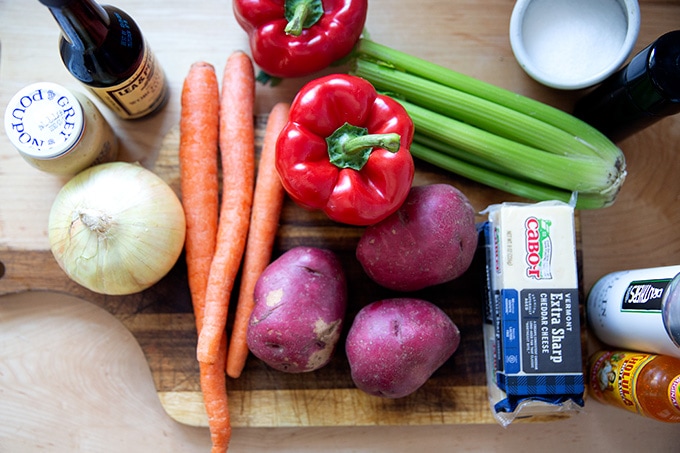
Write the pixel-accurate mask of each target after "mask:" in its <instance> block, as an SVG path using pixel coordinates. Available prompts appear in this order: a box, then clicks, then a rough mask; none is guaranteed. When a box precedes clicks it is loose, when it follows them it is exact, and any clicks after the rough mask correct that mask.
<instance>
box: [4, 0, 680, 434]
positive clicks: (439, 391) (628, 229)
mask: <svg viewBox="0 0 680 453" xmlns="http://www.w3.org/2000/svg"><path fill="white" fill-rule="evenodd" d="M117 5H118V6H121V7H122V8H123V9H125V10H128V11H129V12H131V13H133V15H134V16H135V18H137V19H138V21H139V22H140V25H141V26H142V28H143V29H144V31H145V35H146V37H147V39H148V40H149V42H151V43H152V46H153V49H154V50H155V51H156V53H157V55H158V56H159V58H160V59H161V61H162V62H163V65H164V67H165V69H166V72H167V74H168V78H169V81H170V85H171V91H172V95H171V102H170V103H169V104H168V106H167V107H166V109H165V110H164V111H163V112H162V114H160V115H158V116H155V117H153V118H149V119H147V120H142V121H139V122H121V121H118V120H116V119H115V118H113V116H112V115H110V114H109V113H108V112H106V111H104V114H105V115H106V116H107V118H108V119H109V121H110V122H111V123H112V125H113V126H114V128H115V129H116V131H117V133H118V134H119V136H120V137H121V141H122V143H123V150H122V154H121V157H122V158H123V159H125V160H130V161H132V160H139V161H140V162H142V163H143V164H144V165H147V166H149V167H151V168H154V169H155V170H156V171H158V172H159V173H162V174H164V177H166V179H167V180H168V181H169V182H170V183H171V185H173V184H174V183H175V182H176V180H175V179H173V178H176V173H174V171H175V170H174V169H173V165H174V164H173V163H172V162H171V161H170V160H168V157H171V156H172V153H173V152H174V145H173V141H176V136H173V134H176V129H175V128H176V125H177V122H178V117H179V101H178V99H179V96H178V94H179V91H180V86H181V82H182V79H183V77H184V75H185V74H186V70H187V69H188V67H189V65H190V64H191V63H192V62H193V61H195V60H196V59H205V60H208V61H211V62H213V63H215V64H216V66H217V67H218V69H219V67H220V66H221V64H222V63H223V61H224V60H225V58H226V55H228V53H229V52H230V50H231V49H239V48H241V49H245V48H247V45H248V44H247V41H246V38H245V36H244V34H243V33H242V31H241V30H240V29H239V28H238V25H237V24H236V23H235V21H234V19H233V14H232V12H231V9H230V7H229V5H228V3H225V2H222V1H214V0H202V1H199V2H192V3H191V4H190V5H189V4H187V3H186V2H181V1H177V0H169V1H166V2H163V3H162V6H159V2H157V1H147V2H140V1H138V0H120V2H119V3H118V4H117ZM512 6H513V2H508V1H501V0H488V1H476V0H460V1H456V2H451V1H450V0H428V1H427V2H425V3H422V2H414V1H406V2H398V3H395V2H391V1H388V0H375V1H373V2H372V4H371V11H372V12H371V13H370V14H369V21H368V23H367V28H368V30H369V31H370V33H371V36H372V38H374V39H376V40H378V41H379V42H382V43H385V44H388V45H391V46H394V47H396V48H399V49H402V50H405V51H408V52H411V53H414V54H416V55H418V56H421V57H423V58H427V59H429V60H432V61H435V62H438V63H441V64H444V65H445V66H447V67H451V68H453V69H457V70H460V71H462V72H464V73H467V74H470V75H472V76H475V77H478V78H480V79H482V80H485V81H488V82H491V83H495V84H497V85H500V86H502V87H505V88H509V89H511V90H513V91H515V92H518V93H522V94H526V95H529V96H531V97H534V98H536V99H539V100H542V101H544V102H547V103H549V104H552V105H556V106H558V107H561V108H564V109H566V110H569V109H570V108H571V106H572V105H573V102H574V101H575V99H577V98H578V97H579V96H580V95H581V94H582V92H560V91H555V90H550V89H548V88H546V87H543V86H541V85H539V84H537V83H535V82H533V81H532V80H531V79H529V78H528V76H526V74H524V73H523V72H522V70H521V69H520V68H519V67H518V65H517V63H516V62H515V61H514V59H513V55H512V52H511V49H510V47H509V43H508V39H507V25H508V21H509V17H510V12H511V10H512ZM640 6H641V19H642V26H641V30H640V36H639V39H638V42H637V43H636V47H635V51H637V50H640V49H642V48H643V47H644V46H645V45H646V44H647V43H649V42H651V41H652V40H653V39H655V38H656V37H657V36H659V35H660V34H661V33H663V32H665V31H668V30H671V29H675V28H677V26H678V23H680V7H679V5H678V2H677V1H672V0H666V1H663V0H641V1H640ZM159 10H162V13H159ZM0 12H1V14H0V24H1V25H2V26H1V27H0V40H1V41H2V55H1V57H2V59H1V65H0V78H2V83H1V84H0V100H2V101H3V105H4V104H5V103H6V102H7V101H8V100H9V98H10V97H11V96H12V95H13V94H14V93H15V92H16V91H17V90H18V89H20V88H22V87H23V86H25V85H26V84H28V83H31V82H34V81H37V80H45V79H49V80H51V81H54V82H57V83H61V84H63V85H65V86H67V87H69V88H70V89H74V90H80V89H81V88H80V87H79V85H77V84H76V83H74V81H73V79H72V78H71V77H70V76H69V75H68V74H67V73H66V71H65V70H64V68H63V65H62V64H61V62H60V61H59V57H58V55H57V52H56V51H55V45H56V44H55V43H56V39H57V36H58V32H57V29H56V27H55V24H54V21H53V20H52V18H51V17H50V16H49V13H48V12H47V11H46V10H45V9H44V7H42V5H40V4H39V3H38V2H21V3H20V2H0ZM168 17H182V23H181V26H177V27H176V28H173V29H172V30H171V31H170V30H169V29H168ZM37 62H39V64H36V63H37ZM304 82H305V80H304V79H302V80H288V81H284V83H283V84H282V85H280V86H278V87H275V88H274V87H259V88H260V90H259V91H258V98H257V106H258V109H257V110H258V111H259V112H266V111H269V109H270V108H271V106H272V105H273V104H274V103H275V102H278V101H281V100H288V101H290V100H291V99H292V96H293V95H294V93H295V92H296V91H297V89H298V88H299V87H300V86H301V84H302V83H304ZM621 147H622V149H623V150H624V153H625V154H626V157H627V160H628V170H629V176H628V179H627V181H626V183H625V184H624V187H623V190H622V192H621V194H620V196H619V199H618V201H617V203H616V204H615V205H614V206H612V207H611V208H607V209H604V210H600V211H592V212H590V211H584V212H581V213H580V216H581V217H580V219H581V227H582V234H581V237H582V243H583V251H582V257H583V260H582V263H583V270H584V272H583V276H584V285H583V289H584V291H587V290H588V288H589V287H590V286H591V285H592V284H593V283H594V281H595V280H596V279H597V278H599V277H600V276H602V275H603V274H605V273H607V272H611V271H614V270H619V269H625V268H632V267H646V266H653V265H662V264H677V262H679V261H680V230H678V228H677V225H678V224H680V217H679V216H680V210H678V209H677V207H678V202H680V184H678V182H677V176H676V175H677V174H680V118H678V117H674V118H668V119H666V120H664V121H662V122H661V123H659V124H657V125H655V126H653V127H651V128H649V129H648V130H646V131H644V132H642V133H640V134H638V135H636V136H634V137H632V138H631V139H629V140H626V141H625V142H623V143H622V144H621ZM164 153H169V154H170V156H165V157H163V154H164ZM419 169H420V171H419V173H418V174H417V177H416V184H423V183H427V182H437V181H450V182H453V183H455V184H457V185H459V186H460V188H461V189H462V190H463V191H464V192H466V194H468V195H469V196H470V197H471V198H472V201H473V203H474V204H475V208H477V209H482V208H483V207H485V206H486V204H488V203H489V202H497V201H507V200H509V199H512V197H508V196H507V195H504V194H500V193H498V192H496V191H494V190H491V189H488V188H485V187H483V186H479V185H476V184H472V183H469V182H466V181H464V180H459V179H456V178H451V177H449V176H448V175H445V174H443V173H441V172H439V171H437V170H435V169H432V168H430V167H427V166H426V165H420V164H419ZM63 183H64V180H63V179H62V178H57V177H54V176H52V175H47V174H41V173H40V172H37V171H35V170H33V169H32V168H30V167H28V165H27V164H26V163H25V162H23V161H22V160H21V158H20V157H19V156H18V155H17V153H16V152H15V151H14V150H13V149H12V147H11V145H10V144H9V142H8V140H7V138H6V135H5V134H4V131H3V132H2V133H1V134H0V294H7V293H14V292H19V291H26V290H34V291H43V290H53V291H57V292H59V293H62V294H72V295H75V296H77V297H79V298H82V299H83V300H87V301H91V302H92V303H94V304H95V305H97V306H99V307H102V308H104V309H105V310H106V311H107V312H109V313H111V314H113V316H115V317H116V318H117V319H118V320H120V321H121V323H122V324H123V325H124V326H125V327H126V328H127V329H128V330H129V331H130V332H132V334H133V336H134V338H135V339H136V340H137V341H138V342H139V344H140V346H141V348H142V351H143V353H144V355H145V357H146V361H147V362H148V365H149V367H150V370H151V377H152V379H153V384H154V388H155V390H156V391H157V392H158V394H159V395H160V397H161V399H162V401H163V405H164V407H165V408H166V410H168V412H169V413H170V414H172V416H173V417H174V418H176V419H177V420H183V421H185V422H186V423H189V424H196V425H204V424H205V422H204V418H203V415H202V412H201V411H202V408H201V402H200V394H199V393H198V391H199V389H198V384H197V378H196V371H197V367H196V365H195V361H194V359H193V358H194V354H193V351H194V347H195V332H193V318H192V315H191V312H190V304H189V301H188V291H187V290H186V283H185V281H184V280H183V278H184V277H183V275H184V274H183V272H184V270H183V267H182V263H181V261H180V263H178V265H177V266H176V268H175V269H173V271H172V272H171V274H170V275H169V276H168V277H167V278H166V279H164V280H163V282H161V283H160V284H159V285H157V286H156V287H154V288H151V289H149V290H147V291H145V292H143V293H141V294H139V295H135V296H130V297H105V296H100V295H96V294H93V293H90V292H88V291H87V290H84V289H83V288H81V287H79V286H77V285H75V284H74V283H72V282H70V281H69V280H68V279H67V278H66V277H65V276H64V274H63V273H62V272H61V270H60V269H59V268H58V266H57V265H56V263H55V262H54V260H53V259H52V258H51V256H50V253H49V251H48V248H47V237H46V226H45V225H46V219H47V214H48V212H49V208H50V204H51V201H52V199H53V198H54V195H55V193H56V191H57V190H58V189H59V188H60V187H61V185H63ZM359 234H360V231H359V230H357V229H355V228H348V227H344V226H340V225H336V224H333V223H331V222H328V221H327V220H326V219H324V218H323V217H322V216H320V215H318V214H315V213H309V212H306V211H303V210H300V209H299V208H297V207H296V206H294V205H293V204H291V203H290V202H289V203H287V204H286V207H285V210H284V218H283V223H282V226H281V229H280V231H279V236H278V238H277V253H280V252H281V251H283V250H285V249H287V248H290V247H293V246H294V245H301V244H312V245H318V246H326V247H329V248H332V249H334V250H338V251H339V253H340V254H341V256H342V258H343V262H345V263H346V265H347V266H348V269H349V272H350V274H351V275H352V279H353V281H354V283H353V287H352V288H351V294H352V296H353V304H354V307H355V308H354V309H356V307H357V306H359V305H360V304H361V303H362V302H364V301H366V300H370V299H373V298H376V297H382V296H383V295H384V294H385V293H384V292H383V291H382V290H380V289H379V288H377V287H375V286H373V285H371V284H370V282H366V281H365V280H362V278H364V277H362V276H361V275H360V272H359V271H358V269H357V268H356V265H357V263H356V262H355V260H354V258H353V256H352V250H353V246H354V245H355V244H356V241H357V239H358V237H359ZM471 275H472V274H471ZM447 294H450V295H451V297H452V298H454V297H455V299H456V300H455V302H454V301H452V300H448V299H447V296H446V295H447ZM425 295H426V296H430V294H429V293H428V294H425ZM433 298H434V299H436V302H437V303H440V304H442V305H444V306H447V307H448V308H447V310H448V312H449V313H450V314H451V316H452V317H453V319H454V320H455V321H456V322H457V323H459V325H460V326H461V330H464V335H465V337H464V342H463V345H462V346H461V349H460V351H459V352H458V353H456V355H455V356H454V358H453V359H452V360H451V361H449V363H447V364H446V365H445V367H444V368H443V369H442V371H441V373H438V374H437V375H436V376H435V378H434V379H433V381H432V382H431V383H429V384H428V386H426V387H425V388H424V389H423V391H422V392H420V393H419V394H418V395H414V396H413V398H409V399H407V400H405V401H403V402H399V403H397V404H393V405H388V404H386V403H385V402H380V404H378V402H373V401H371V402H367V401H366V399H365V397H364V396H363V395H361V394H358V393H357V391H355V390H353V389H352V388H351V387H350V381H349V377H348V375H347V369H346V368H345V365H344V363H343V357H342V355H339V356H338V358H337V360H336V361H335V362H334V363H333V364H331V367H330V368H329V369H328V370H327V371H324V372H320V373H318V374H315V375H309V376H298V377H291V376H285V377H283V378H282V377H281V376H278V375H277V376H274V375H273V374H272V373H271V372H269V371H268V370H266V369H264V368H263V367H261V366H260V365H259V364H257V363H255V362H254V361H253V360H250V361H249V362H248V368H247V370H246V373H247V375H246V376H248V377H247V378H244V379H242V380H238V381H233V382H232V381H230V383H229V384H230V395H232V394H233V395H234V396H233V397H232V400H231V402H232V412H233V414H235V416H234V423H235V425H236V426H313V425H324V424H328V425H331V424H333V425H336V424H337V425H343V424H345V425H353V424H355V423H357V420H358V421H359V424H366V425H370V424H374V425H379V424H388V423H391V424H409V423H410V424H427V423H433V424H437V423H477V422H482V423H485V422H490V421H491V419H490V415H489V413H488V410H487V408H486V402H485V400H484V395H485V393H484V390H483V387H482V385H483V375H482V373H483V372H482V370H481V368H480V364H481V362H480V357H481V341H480V340H481V338H480V337H479V334H478V327H479V326H478V322H479V319H480V317H479V315H480V311H479V306H478V304H477V303H476V300H475V296H474V294H473V285H472V282H471V281H469V280H468V279H467V278H465V279H462V280H461V281H460V282H457V283H456V284H452V285H450V286H448V285H447V286H446V287H444V288H441V293H438V294H437V295H436V296H433ZM4 299H6V298H3V300H4ZM34 309H35V310H39V309H40V307H35V308H34ZM26 319H28V320H29V321H27V322H30V319H31V318H30V317H29V316H27V317H26ZM4 321H5V320H4V319H3V320H2V328H3V331H4V329H5V327H7V324H5V322H4ZM12 325H13V324H12ZM40 325H41V326H42V325H43V324H40ZM45 329H48V327H45ZM58 332H61V333H62V334H66V332H64V331H63V330H58ZM4 338H6V337H3V339H4ZM3 357H4V356H3ZM133 377H138V378H140V379H142V378H143V376H141V377H140V376H138V375H135V376H131V377H130V379H132V378H133ZM21 378H22V377H20V378H18V380H19V379H21ZM140 382H142V381H141V380H140ZM142 386H143V384H142ZM0 390H1V389H0ZM124 391H127V392H129V393H130V394H131V395H132V394H134V392H133V389H131V388H129V387H128V388H126V389H121V394H122V393H123V392H124ZM324 395H325V396H324ZM329 395H330V396H332V397H333V398H334V399H331V398H329V397H328V396H329ZM320 401H321V402H322V403H323V404H320V403H319V402H320ZM46 410H47V408H46ZM12 414H13V412H12ZM54 417H55V418H56V417H61V413H60V412H55V415H54ZM594 426H595V425H594ZM630 426H635V427H637V426H638V424H637V420H631V424H630ZM648 428H649V427H648ZM447 429H448V427H447ZM593 429H595V428H593ZM556 430H557V431H559V429H556ZM391 432H392V433H394V432H395V431H391ZM396 432H401V430H399V429H397V430H396ZM447 432H448V431H447ZM556 435H557V434H556ZM258 436H259V434H258ZM397 437H398V436H397ZM289 441H290V439H289ZM270 445H272V446H274V447H275V446H276V444H275V443H272V444H270ZM550 445H552V444H550Z"/></svg>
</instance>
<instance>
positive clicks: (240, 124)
mask: <svg viewBox="0 0 680 453" xmlns="http://www.w3.org/2000/svg"><path fill="white" fill-rule="evenodd" d="M254 104H255V75H254V70H253V63H252V61H251V60H250V57H248V55H246V54H245V53H244V52H241V51H237V52H234V53H232V54H231V55H230V56H229V58H228V59H227V63H226V65H225V68H224V73H223V77H222V93H221V96H220V115H219V128H220V131H219V148H220V154H221V159H222V201H221V206H220V214H219V221H218V229H217V243H216V248H215V254H214V256H213V260H212V264H211V266H210V275H209V278H208V287H207V289H206V298H205V312H204V314H203V327H202V329H201V332H200V334H199V337H198V347H197V352H196V355H197V357H198V360H199V362H205V363H215V362H216V361H217V360H218V357H219V356H220V344H221V341H220V339H221V336H222V335H223V334H224V332H225V327H226V323H227V312H228V310H229V299H230V297H231V292H232V290H233V288H234V282H235V280H236V275H237V274H238V270H239V267H240V265H241V260H242V258H243V252H244V250H245V243H246V237H247V235H248V225H249V222H250V210H251V207H252V202H253V189H254V188H253V185H254V180H255V124H254V121H253V110H254ZM223 371H224V370H223Z"/></svg>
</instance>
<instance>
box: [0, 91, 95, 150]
mask: <svg viewBox="0 0 680 453" xmlns="http://www.w3.org/2000/svg"><path fill="white" fill-rule="evenodd" d="M83 126H84V117H83V109H82V106H81V105H80V103H79V102H78V99H77V98H76V97H75V96H74V95H73V93H71V92H70V91H68V90H67V89H66V88H64V87H62V86H61V85H57V84H55V83H48V82H40V83H34V84H32V85H29V86H27V87H25V88H23V89H22V90H20V91H19V92H18V93H17V94H15V95H14V97H13V98H12V99H11V100H10V101H9V104H7V109H6V110H5V132H6V134H7V137H8V138H9V140H10V142H12V144H13V145H14V146H15V147H16V148H17V150H19V152H20V153H22V154H24V155H27V156H30V157H33V158H36V159H51V158H54V157H57V156H59V155H61V154H63V153H65V152H67V151H69V150H70V149H71V148H72V147H73V146H74V145H75V144H76V143H78V140H80V137H81V135H82V132H83V129H84V127H83Z"/></svg>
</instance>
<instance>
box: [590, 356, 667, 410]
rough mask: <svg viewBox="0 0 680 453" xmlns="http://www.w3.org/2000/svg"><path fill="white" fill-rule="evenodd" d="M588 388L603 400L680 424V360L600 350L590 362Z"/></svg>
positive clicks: (597, 398)
mask: <svg viewBox="0 0 680 453" xmlns="http://www.w3.org/2000/svg"><path fill="white" fill-rule="evenodd" d="M588 372H589V374H588V391H589V393H590V395H591V396H593V397H594V398H595V399H596V400H598V401H600V402H601V403H605V404H609V405H611V406H616V407H619V408H622V409H626V410H629V411H631V412H635V413H637V414H640V415H642V416H645V417H648V418H652V419H655V420H659V421H663V422H669V423H680V401H679V400H680V359H677V358H675V357H669V356H664V355H658V354H647V353H642V352H632V351H599V352H597V353H595V354H593V355H592V356H591V357H590V360H589V361H588Z"/></svg>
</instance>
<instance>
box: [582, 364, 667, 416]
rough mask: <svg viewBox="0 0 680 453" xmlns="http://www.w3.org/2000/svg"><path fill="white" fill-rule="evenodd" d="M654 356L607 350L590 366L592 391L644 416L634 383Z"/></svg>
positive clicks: (610, 402) (599, 396)
mask: <svg viewBox="0 0 680 453" xmlns="http://www.w3.org/2000/svg"><path fill="white" fill-rule="evenodd" d="M653 359H654V356H652V355H651V354H642V353H626V352H620V351H617V352H605V353H602V354H599V355H597V356H596V359H595V362H594V363H593V364H592V366H591V367H590V376H589V379H590V391H591V393H592V394H593V396H594V397H595V398H596V399H598V400H600V401H601V402H603V403H608V404H611V405H613V406H617V407H621V408H624V409H627V410H629V411H631V412H636V413H638V414H642V415H644V413H643V412H642V409H641V408H640V403H639V400H638V395H637V392H636V391H635V386H636V384H637V378H638V375H639V373H640V370H642V368H643V367H644V366H645V365H646V364H647V363H649V362H650V361H651V360H653Z"/></svg>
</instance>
